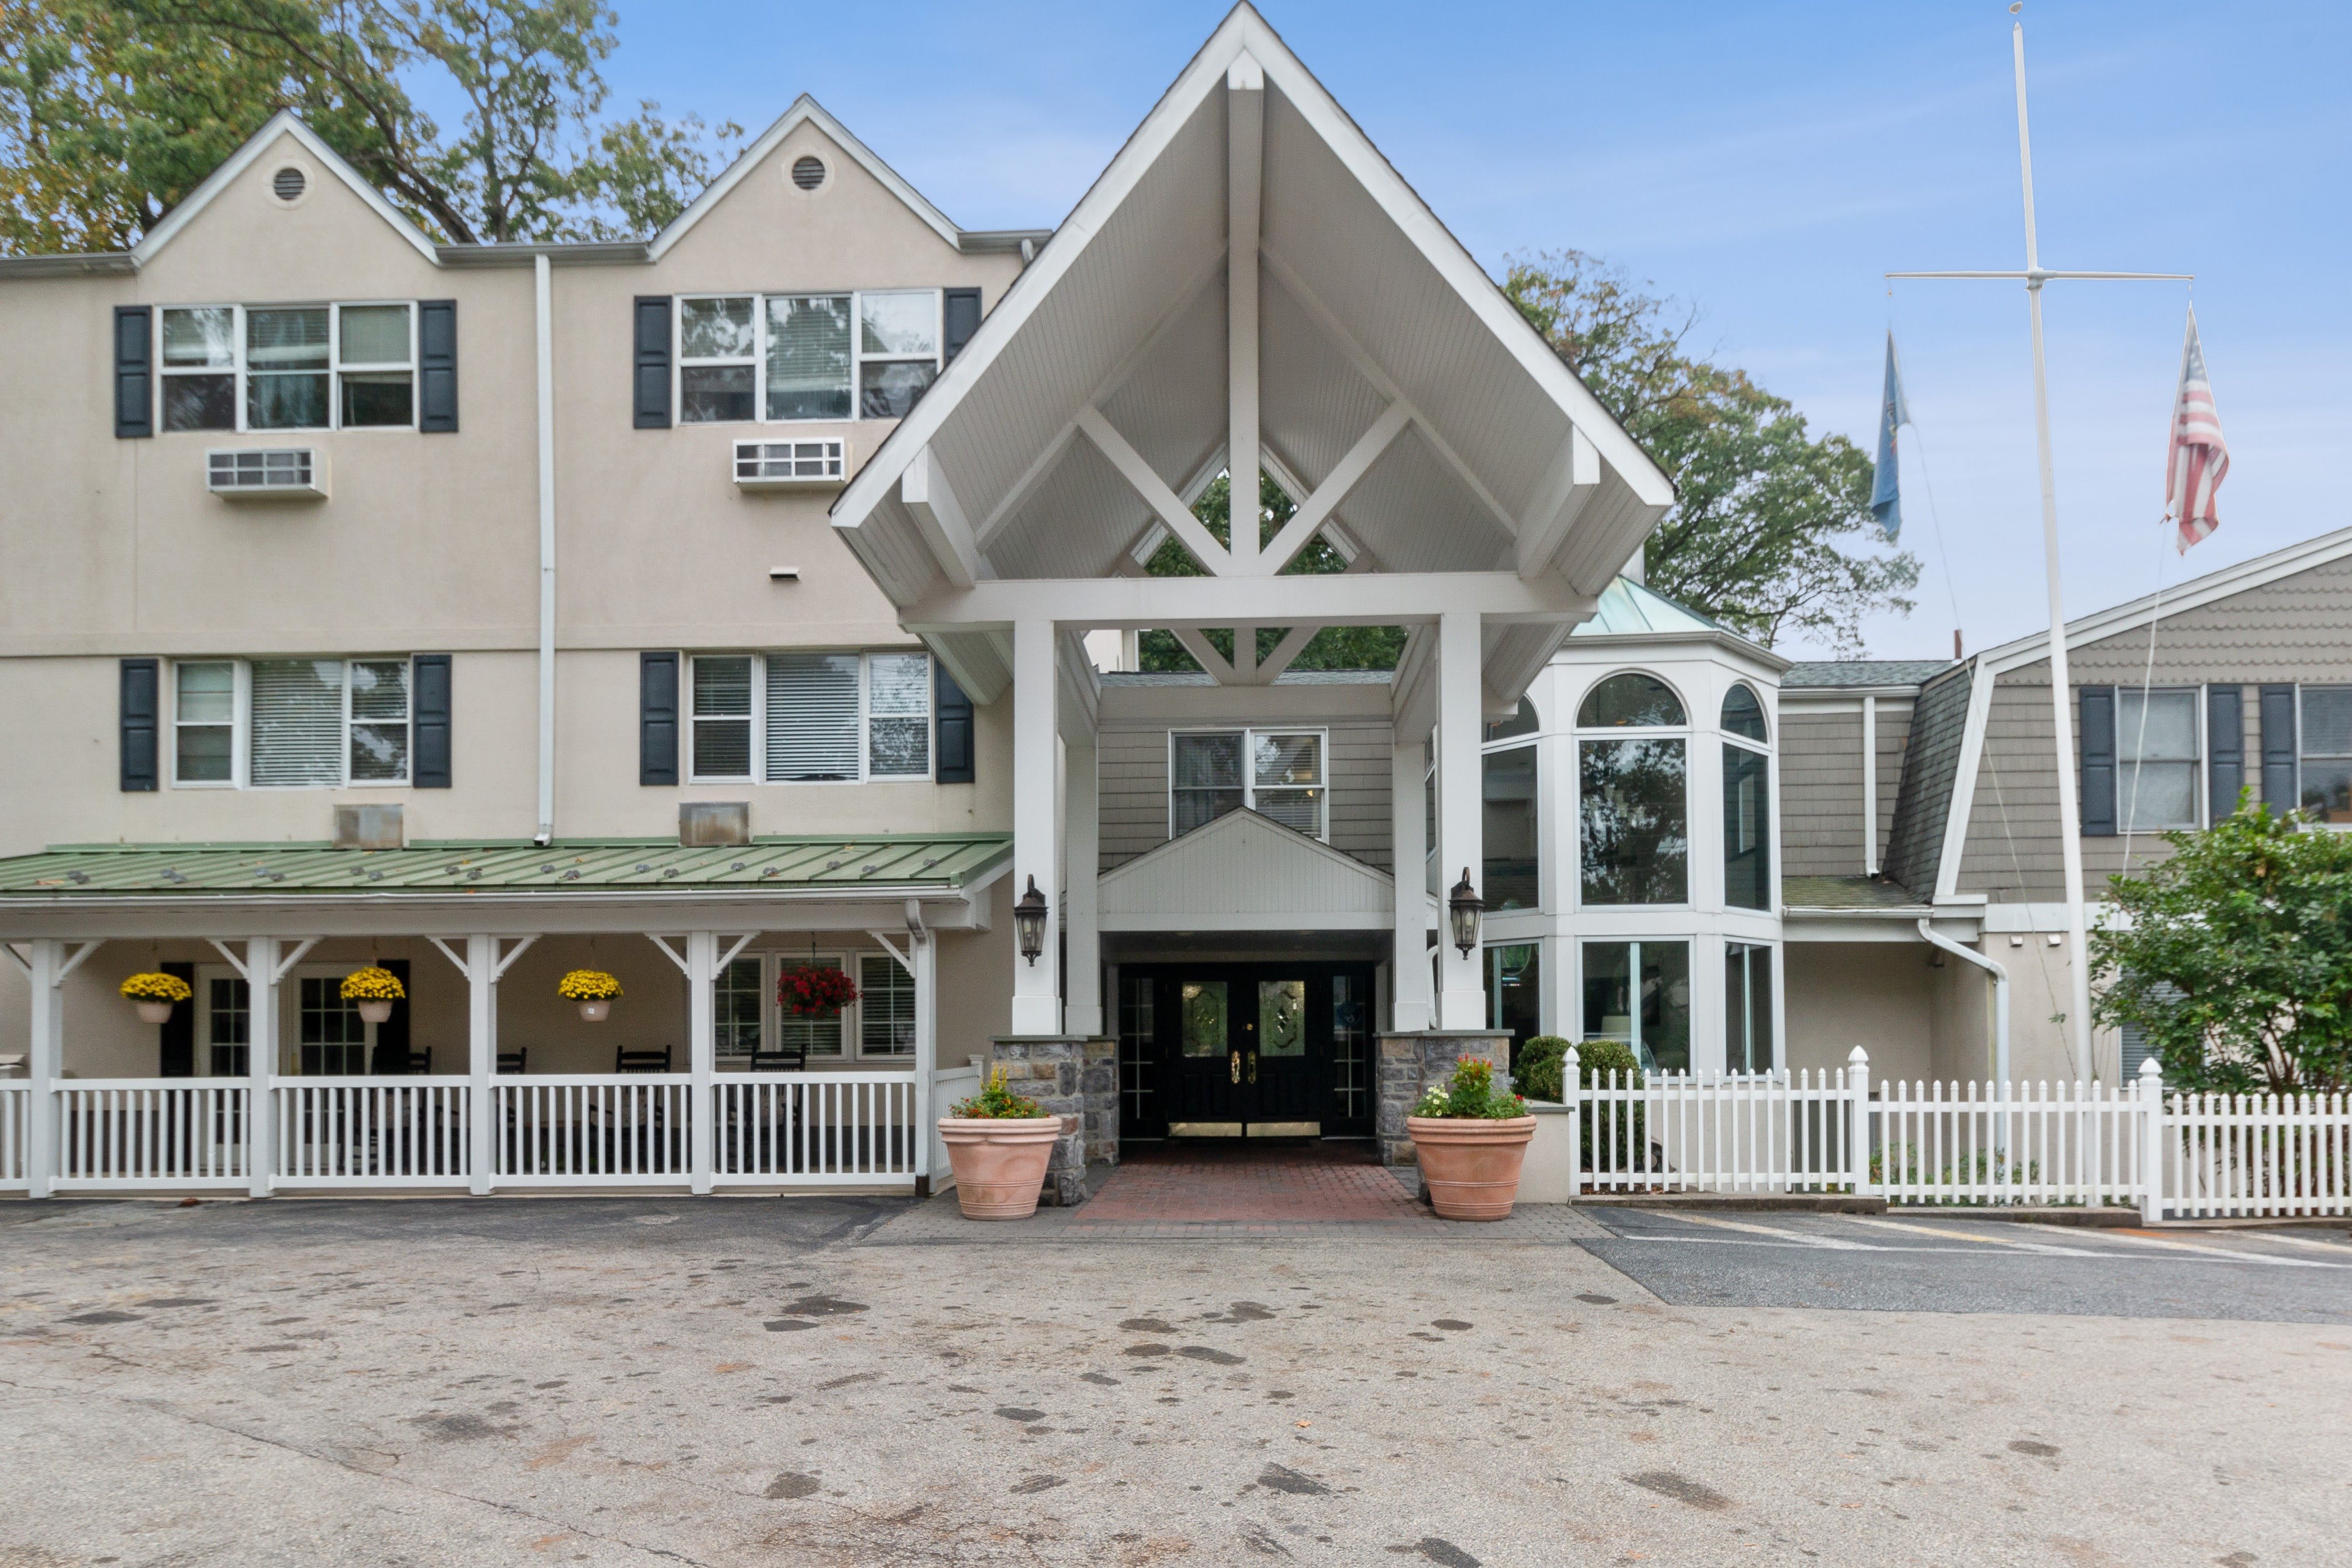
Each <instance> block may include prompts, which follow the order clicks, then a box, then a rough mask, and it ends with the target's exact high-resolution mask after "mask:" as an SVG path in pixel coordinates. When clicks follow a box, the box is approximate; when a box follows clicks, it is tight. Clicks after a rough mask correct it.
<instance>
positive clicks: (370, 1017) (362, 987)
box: [342, 963, 408, 1024]
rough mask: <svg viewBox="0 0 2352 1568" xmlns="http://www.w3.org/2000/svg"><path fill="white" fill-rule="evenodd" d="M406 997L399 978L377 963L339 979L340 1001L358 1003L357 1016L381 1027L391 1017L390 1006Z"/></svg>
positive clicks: (406, 990)
mask: <svg viewBox="0 0 2352 1568" xmlns="http://www.w3.org/2000/svg"><path fill="white" fill-rule="evenodd" d="M407 994H408V988H407V987H406V986H404V985H403V984H401V983H400V976H399V975H397V974H394V973H393V972H392V971H391V970H389V969H385V968H383V966H382V965H380V964H373V963H371V964H369V965H368V966H367V967H366V968H365V969H354V970H352V972H351V973H349V974H346V975H344V976H343V991H342V995H343V1000H344V1001H346V1002H356V1003H358V1004H359V1009H360V1016H361V1017H362V1018H363V1019H365V1020H366V1021H367V1022H369V1023H371V1024H381V1023H383V1022H385V1021H386V1020H388V1019H390V1018H391V1016H392V1005H393V1004H394V1002H397V1001H399V1000H400V999H401V998H402V997H404V996H405V995H407Z"/></svg>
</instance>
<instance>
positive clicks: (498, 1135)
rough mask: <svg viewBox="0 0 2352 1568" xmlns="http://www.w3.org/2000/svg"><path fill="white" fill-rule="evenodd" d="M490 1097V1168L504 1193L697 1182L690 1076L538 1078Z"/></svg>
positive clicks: (502, 1085) (501, 1082) (502, 1086)
mask: <svg viewBox="0 0 2352 1568" xmlns="http://www.w3.org/2000/svg"><path fill="white" fill-rule="evenodd" d="M490 1096H491V1111H490V1150H491V1155H490V1159H491V1166H490V1169H491V1174H492V1177H493V1180H494V1181H495V1182H496V1184H498V1185H499V1186H502V1187H564V1186H575V1187H576V1186H589V1187H603V1186H625V1185H638V1184H658V1185H665V1186H667V1185H676V1184H680V1183H684V1182H687V1181H689V1180H691V1179H692V1176H693V1171H692V1160H693V1154H692V1150H693V1147H694V1137H693V1128H692V1126H691V1125H690V1123H689V1122H688V1116H689V1115H690V1114H691V1108H692V1106H693V1103H694V1079H693V1078H692V1077H691V1076H690V1075H689V1074H687V1073H635V1074H628V1075H621V1076H615V1075H605V1074H588V1073H582V1074H539V1073H533V1074H530V1075H529V1076H527V1077H521V1078H502V1079H498V1080H497V1081H496V1083H495V1084H494V1085H493V1087H492V1089H491V1090H490Z"/></svg>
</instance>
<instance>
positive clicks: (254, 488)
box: [205, 447, 327, 500]
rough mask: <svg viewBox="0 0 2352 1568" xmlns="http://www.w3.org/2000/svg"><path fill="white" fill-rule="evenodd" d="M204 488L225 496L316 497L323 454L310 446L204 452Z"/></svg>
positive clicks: (322, 481)
mask: <svg viewBox="0 0 2352 1568" xmlns="http://www.w3.org/2000/svg"><path fill="white" fill-rule="evenodd" d="M205 489H208V490H210V491H212V493H213V494H215V495H216V496H220V497H222V498H224V499H226V500H320V499H322V498H323V497H324V496H325V495H326V493H327V459H326V455H325V454H324V453H322V452H320V451H319V450H318V449H317V448H316V447H237V448H235V449H233V450H228V451H215V452H207V453H205Z"/></svg>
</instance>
